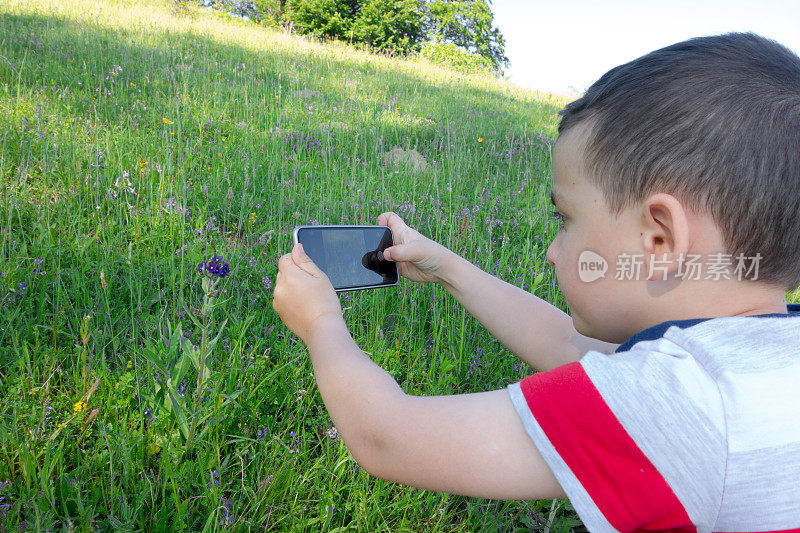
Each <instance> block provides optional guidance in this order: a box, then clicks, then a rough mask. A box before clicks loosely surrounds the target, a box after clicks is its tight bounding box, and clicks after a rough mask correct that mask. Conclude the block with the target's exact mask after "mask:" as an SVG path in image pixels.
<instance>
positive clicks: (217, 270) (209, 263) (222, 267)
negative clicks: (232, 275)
mask: <svg viewBox="0 0 800 533" xmlns="http://www.w3.org/2000/svg"><path fill="white" fill-rule="evenodd" d="M230 270H231V267H230V265H228V263H226V262H225V261H223V260H222V256H221V255H216V254H214V256H213V257H212V258H211V259H206V260H205V261H200V263H198V264H197V272H198V273H200V274H205V275H207V276H208V277H210V278H224V277H225V276H227V275H228V272H230Z"/></svg>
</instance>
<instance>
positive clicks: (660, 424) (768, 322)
mask: <svg viewBox="0 0 800 533" xmlns="http://www.w3.org/2000/svg"><path fill="white" fill-rule="evenodd" d="M788 307H789V309H788V313H787V314H770V315H759V316H749V317H725V318H713V319H697V320H681V321H674V322H665V323H663V324H659V325H657V326H653V327H652V328H648V329H645V330H643V331H641V332H639V333H637V334H636V335H634V336H633V337H631V338H630V339H629V340H628V341H627V342H625V343H624V344H623V345H621V346H620V347H619V348H618V349H617V351H616V352H615V353H613V354H611V355H606V354H603V353H600V352H595V351H590V352H587V353H586V355H584V356H583V357H582V358H581V360H580V361H578V362H575V363H570V364H567V365H564V366H561V367H559V368H555V369H553V370H550V371H547V372H540V373H537V374H534V375H532V376H528V377H527V378H525V379H523V380H522V381H520V382H518V383H514V384H512V385H509V387H508V389H509V393H510V395H511V400H512V402H513V403H514V407H515V408H516V410H517V412H518V413H519V415H520V417H521V418H522V422H523V424H524V426H525V430H526V431H527V433H528V435H530V437H531V439H532V440H533V442H534V444H535V445H536V447H537V448H538V450H539V452H540V453H541V455H542V457H543V458H544V459H545V461H546V462H547V464H548V465H549V466H550V469H551V470H552V471H553V474H554V475H555V477H556V479H557V480H558V481H559V483H560V484H561V486H562V487H563V489H564V491H565V492H566V494H567V496H568V497H569V499H570V501H571V502H572V505H573V507H574V508H575V510H576V511H577V513H578V516H580V518H581V519H582V520H583V522H584V524H585V525H586V527H588V528H589V529H590V530H591V531H636V530H651V531H652V530H670V531H687V532H688V531H704V532H765V531H781V532H785V533H788V532H793V533H800V305H798V304H790V305H789V306H788Z"/></svg>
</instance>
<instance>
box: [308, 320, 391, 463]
mask: <svg viewBox="0 0 800 533" xmlns="http://www.w3.org/2000/svg"><path fill="white" fill-rule="evenodd" d="M306 345H307V346H308V351H309V354H310V355H311V363H312V365H313V367H314V377H315V379H316V382H317V387H319V391H320V395H321V396H322V401H323V402H324V403H325V408H326V409H327V410H328V413H329V414H330V416H331V420H333V424H334V425H335V426H336V430H337V431H338V433H339V435H340V436H341V438H342V440H343V441H344V443H345V445H346V446H347V448H348V450H350V453H352V454H353V457H354V458H355V459H356V461H357V462H358V463H359V464H360V465H361V466H362V467H363V466H364V465H365V464H366V463H369V460H370V458H371V457H370V454H371V453H373V451H374V450H376V449H377V448H378V447H379V445H380V442H378V440H377V439H378V432H377V431H376V428H380V427H381V424H383V423H385V421H383V420H380V416H381V413H384V412H386V411H385V409H383V407H385V406H386V405H387V402H391V401H394V400H395V399H399V398H401V397H402V396H403V395H404V393H403V390H402V389H401V388H400V386H399V385H398V384H397V382H396V381H395V380H394V378H392V376H391V375H390V374H389V373H388V372H386V371H385V370H384V369H383V368H381V367H380V366H378V365H377V364H375V363H374V362H373V361H372V360H371V359H370V358H369V357H368V356H367V355H366V354H365V353H364V352H363V351H362V350H361V349H360V348H359V347H358V345H357V344H356V343H355V341H354V340H353V338H352V336H351V335H350V332H349V331H348V330H347V326H346V325H345V323H344V321H343V320H341V319H339V318H338V317H332V318H330V319H326V320H321V321H320V322H319V324H317V326H316V327H315V329H314V332H313V334H312V335H311V336H310V338H309V339H308V340H307V341H306Z"/></svg>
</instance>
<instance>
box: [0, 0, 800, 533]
mask: <svg viewBox="0 0 800 533" xmlns="http://www.w3.org/2000/svg"><path fill="white" fill-rule="evenodd" d="M0 17H2V21H3V24H2V25H0V179H2V187H1V188H0V273H2V274H1V275H2V277H1V278H0V519H2V520H3V521H4V523H5V525H3V524H2V523H0V530H12V529H13V530H16V529H25V528H33V529H36V530H39V529H53V528H66V529H69V527H74V528H75V529H76V530H78V531H85V530H95V529H101V530H102V529H119V530H152V531H171V530H181V529H188V530H214V529H218V528H225V529H229V530H248V529H259V530H298V531H318V530H331V531H332V530H337V529H340V530H344V529H348V530H356V531H379V530H380V531H384V530H391V531H404V530H412V531H475V530H485V531H513V530H546V529H549V531H553V532H556V531H563V532H566V531H570V530H571V529H576V530H581V529H582V526H581V525H580V522H579V520H578V519H577V518H576V515H575V513H574V511H572V509H571V506H570V504H569V502H568V501H567V500H555V501H552V502H551V501H532V502H515V501H494V500H480V499H474V498H464V497H460V496H451V495H447V494H441V493H436V492H430V491H423V490H417V489H413V488H409V487H404V486H401V485H397V484H393V483H390V482H386V481H383V480H379V479H374V478H370V476H369V475H367V474H366V473H365V472H363V471H362V470H361V469H360V468H359V467H358V465H357V464H356V463H355V462H354V461H353V459H352V457H351V456H350V455H349V453H348V451H347V449H346V448H345V447H344V445H343V444H342V442H341V440H340V439H339V438H338V436H337V434H336V432H335V428H333V426H332V424H331V420H330V418H329V417H328V415H327V413H326V411H325V408H324V406H323V404H322V401H321V399H320V396H319V393H318V391H317V389H316V387H315V385H314V378H313V375H312V373H311V370H312V369H311V364H310V361H309V359H308V355H307V352H306V351H305V348H304V346H303V345H302V343H300V342H299V341H298V340H297V339H295V338H294V337H293V336H292V335H291V334H289V333H288V332H287V331H286V329H285V328H284V327H283V326H282V325H281V323H280V321H279V320H278V317H277V316H276V315H275V313H274V312H273V311H272V308H271V305H270V302H271V289H272V285H273V283H274V278H275V273H276V270H277V264H276V262H277V258H278V257H279V256H280V255H281V254H283V253H285V252H286V251H288V249H289V247H290V239H289V235H290V231H291V229H292V227H293V226H294V225H296V224H305V223H331V224H333V223H373V222H374V221H375V218H376V217H377V215H378V214H379V213H381V212H382V211H385V210H390V209H391V210H395V211H397V212H399V213H400V214H401V215H403V216H404V218H405V219H406V220H407V221H408V222H409V224H411V225H412V226H414V227H416V228H418V229H420V230H421V231H422V232H423V233H425V234H427V235H429V236H431V237H432V238H434V239H436V240H438V241H440V242H442V243H443V244H445V245H447V246H448V247H450V248H452V249H454V250H455V251H456V252H458V253H459V254H461V255H463V256H465V257H467V258H469V259H470V260H471V261H473V262H475V263H476V264H477V265H479V266H480V267H481V268H483V269H485V270H487V271H489V272H493V273H495V274H496V275H498V276H499V277H502V278H504V279H506V280H509V281H511V282H513V283H517V284H518V285H519V286H522V287H524V288H526V289H528V290H530V291H532V292H533V293H535V294H536V295H538V296H540V297H542V298H544V299H546V300H548V301H550V302H552V303H554V304H555V305H558V306H560V307H562V308H565V306H564V302H563V300H562V299H561V296H560V295H559V293H558V291H557V289H556V287H555V279H554V276H553V273H552V270H551V269H550V268H549V267H548V265H547V264H546V262H545V259H544V253H545V250H546V247H547V244H548V243H549V241H550V239H551V238H552V236H553V235H554V232H555V226H554V225H553V224H551V223H550V222H549V220H548V217H547V215H548V212H549V207H548V201H547V195H546V194H545V193H546V190H547V188H548V186H549V183H550V172H551V170H550V168H551V161H550V143H551V139H553V138H554V136H555V134H556V117H555V113H556V111H557V109H559V108H560V107H561V106H562V105H563V104H564V103H565V101H564V100H563V99H562V98H560V97H556V96H552V95H546V94H537V93H532V92H530V91H522V90H519V89H516V88H514V87H513V86H511V85H508V84H506V83H503V82H500V81H496V80H487V79H481V78H474V77H468V76H460V75H457V74H454V73H452V72H447V71H443V70H439V69H437V68H435V67H433V66H431V65H428V64H426V63H424V62H419V61H400V60H396V59H390V58H385V57H380V56H375V55H370V54H368V53H365V52H360V51H356V50H354V49H352V48H349V47H346V46H340V45H335V44H326V45H321V44H316V43H313V42H308V41H305V40H302V39H298V38H296V37H291V36H286V35H283V34H280V33H274V32H270V31H267V30H264V29H261V28H258V27H257V26H254V25H251V24H246V23H243V22H239V21H235V20H231V19H228V18H227V17H225V16H223V15H221V14H219V13H216V12H211V11H206V10H200V9H194V10H190V11H189V12H188V13H175V12H173V11H172V10H171V9H170V8H169V7H167V4H166V2H161V3H159V2H152V3H145V2H139V1H137V2H111V1H108V0H104V1H98V2H91V3H89V2H63V3H62V2H55V1H52V0H51V1H48V0H35V1H27V2H24V3H23V2H10V1H9V0H0ZM394 147H400V148H402V149H405V150H411V149H415V150H417V151H418V152H419V153H420V154H422V156H424V157H425V158H426V162H427V168H426V169H425V170H421V171H415V170H414V168H413V166H412V165H411V164H410V163H409V164H403V163H400V164H392V163H389V164H387V162H386V161H385V158H384V154H385V153H386V152H388V151H390V150H391V149H392V148H394ZM213 254H219V255H221V256H222V257H223V258H224V260H225V261H226V262H228V263H229V264H230V265H231V272H230V274H229V275H228V277H227V278H225V279H224V280H223V281H222V282H221V283H220V284H219V285H218V286H216V287H211V286H209V285H208V284H206V286H205V287H204V286H203V284H202V281H201V276H200V275H199V274H198V273H197V272H196V266H197V264H198V263H199V262H201V261H204V260H206V259H208V258H210V257H211V256H212V255H213ZM212 291H218V294H217V295H216V296H211V293H212ZM342 298H343V304H344V305H343V307H344V308H345V309H346V310H345V318H346V320H347V323H348V326H349V328H350V331H351V332H352V333H353V336H354V338H355V339H356V341H357V342H358V343H359V345H360V346H362V348H363V349H364V350H365V351H366V352H368V353H369V354H370V355H371V356H372V357H373V358H374V360H375V361H376V362H377V363H379V364H380V365H381V366H383V367H384V368H386V369H387V370H389V371H390V372H391V373H392V375H393V376H394V377H395V378H396V379H397V381H398V382H399V383H400V384H401V386H402V387H403V389H404V390H405V391H407V392H408V393H410V394H426V395H427V394H456V393H466V392H476V391H483V390H491V389H496V388H501V387H505V386H506V385H508V384H509V383H512V382H514V381H518V380H520V379H521V378H522V377H524V376H525V375H526V374H528V373H530V372H531V369H529V368H527V367H525V366H524V365H523V364H521V363H520V362H519V360H518V359H516V358H515V357H514V356H513V355H512V354H510V353H509V352H508V351H507V350H505V349H504V348H503V347H502V346H501V345H499V344H498V343H497V342H496V341H495V340H493V339H492V338H491V336H489V335H488V333H486V331H485V330H483V328H482V327H481V326H480V325H479V324H478V323H476V322H475V321H474V319H472V318H471V317H470V316H469V315H468V314H467V313H465V312H464V310H463V309H462V308H460V307H459V306H458V305H457V303H456V302H454V301H453V300H452V299H451V298H449V297H448V296H447V294H446V293H444V292H443V291H442V290H441V289H440V288H439V287H436V286H423V285H417V284H411V283H403V284H402V285H401V286H400V287H399V288H395V289H387V290H381V291H366V292H358V293H351V294H346V295H344V296H343V297H342ZM798 299H800V294H798V293H795V294H794V295H790V300H793V301H797V300H798ZM215 341H216V342H215ZM198 378H199V379H198ZM198 383H199V384H200V386H198Z"/></svg>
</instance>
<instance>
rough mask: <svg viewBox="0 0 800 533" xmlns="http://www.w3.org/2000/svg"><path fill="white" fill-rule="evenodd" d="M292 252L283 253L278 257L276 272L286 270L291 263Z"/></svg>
mask: <svg viewBox="0 0 800 533" xmlns="http://www.w3.org/2000/svg"><path fill="white" fill-rule="evenodd" d="M293 264H294V263H293V262H292V254H283V255H282V256H280V258H279V259H278V272H280V271H281V270H286V269H287V268H288V267H289V266H290V265H293Z"/></svg>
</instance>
